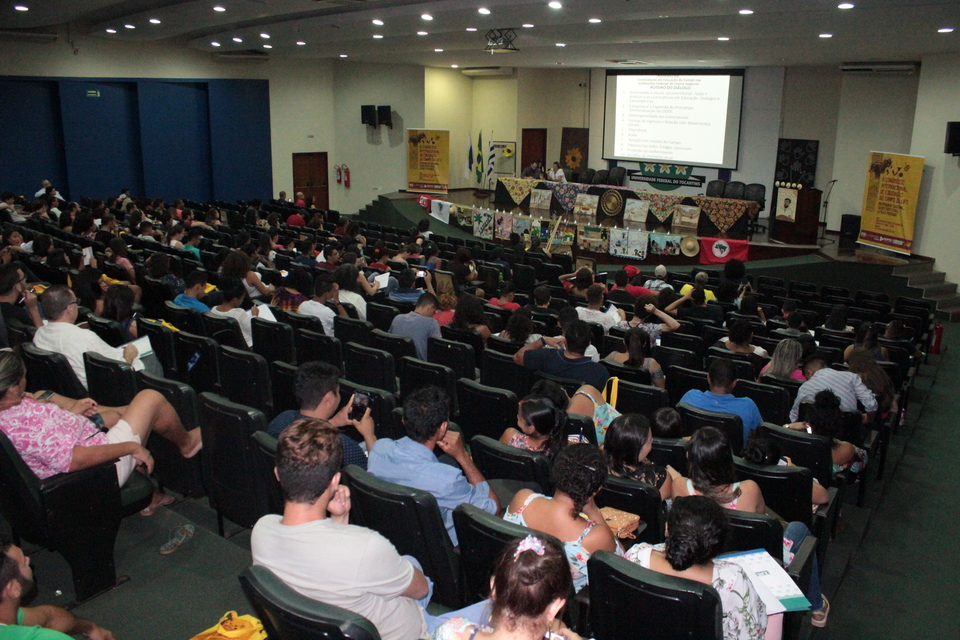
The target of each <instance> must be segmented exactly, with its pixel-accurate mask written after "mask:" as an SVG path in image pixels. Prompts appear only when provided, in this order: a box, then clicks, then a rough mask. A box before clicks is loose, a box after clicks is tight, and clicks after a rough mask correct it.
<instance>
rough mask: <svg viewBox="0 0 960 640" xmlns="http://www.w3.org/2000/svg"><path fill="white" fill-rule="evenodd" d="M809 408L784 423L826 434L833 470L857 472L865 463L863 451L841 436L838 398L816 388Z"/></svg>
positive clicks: (801, 429)
mask: <svg viewBox="0 0 960 640" xmlns="http://www.w3.org/2000/svg"><path fill="white" fill-rule="evenodd" d="M811 409H812V410H811V411H810V414H809V416H808V419H807V420H806V421H805V422H792V423H790V424H788V425H787V427H788V428H790V429H796V430H799V431H806V432H808V433H813V434H815V435H818V436H824V437H825V438H829V439H830V442H831V443H832V458H833V473H834V474H838V473H841V472H843V471H850V473H860V471H862V470H863V468H864V467H866V466H867V452H866V451H865V450H864V449H861V448H860V447H857V446H854V445H852V444H850V443H849V442H847V441H845V440H841V438H842V437H843V425H844V418H843V409H841V407H840V398H839V397H837V395H836V394H835V393H833V392H832V391H831V390H830V389H824V390H823V391H818V392H817V395H815V396H814V398H813V406H812V407H811Z"/></svg>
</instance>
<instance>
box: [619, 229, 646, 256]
mask: <svg viewBox="0 0 960 640" xmlns="http://www.w3.org/2000/svg"><path fill="white" fill-rule="evenodd" d="M648 242H649V234H648V233H647V232H646V231H641V230H639V229H619V228H614V229H610V255H612V256H617V257H620V258H635V259H637V260H646V259H647V244H648Z"/></svg>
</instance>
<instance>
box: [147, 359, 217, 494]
mask: <svg viewBox="0 0 960 640" xmlns="http://www.w3.org/2000/svg"><path fill="white" fill-rule="evenodd" d="M137 379H138V381H139V385H140V388H141V389H153V390H154V391H156V392H158V393H160V394H161V395H162V396H163V397H164V398H166V399H167V402H169V403H170V404H171V405H172V406H173V409H174V410H175V411H176V412H177V416H178V417H179V418H180V422H181V423H182V424H183V428H184V429H186V430H187V431H190V430H192V429H196V428H198V427H199V426H200V407H199V405H198V403H197V393H196V392H195V391H194V390H193V389H192V388H191V387H189V386H188V385H186V384H184V383H183V382H178V381H176V380H168V379H167V378H160V377H158V376H155V375H153V374H151V373H147V372H146V371H140V372H139V373H138V374H137ZM147 448H148V449H150V453H151V454H152V455H153V460H154V466H153V477H154V478H155V479H157V480H158V481H159V482H160V486H161V487H169V488H170V489H173V490H174V491H176V492H177V493H179V494H181V495H185V496H191V497H194V496H202V495H204V494H205V493H206V492H207V490H206V488H205V487H204V486H203V471H202V464H201V461H202V456H200V455H196V456H194V457H192V458H189V459H188V458H184V457H183V456H182V455H180V450H179V449H178V448H177V447H176V446H175V445H174V444H173V443H172V442H170V441H169V440H167V439H166V438H163V437H161V436H160V434H158V433H151V434H150V438H149V439H148V440H147Z"/></svg>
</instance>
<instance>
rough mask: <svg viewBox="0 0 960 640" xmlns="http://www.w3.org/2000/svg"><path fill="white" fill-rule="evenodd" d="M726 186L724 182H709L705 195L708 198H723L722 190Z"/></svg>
mask: <svg viewBox="0 0 960 640" xmlns="http://www.w3.org/2000/svg"><path fill="white" fill-rule="evenodd" d="M726 186H727V183H726V181H725V180H711V181H710V182H708V183H707V193H706V196H707V197H708V198H722V197H723V188H724V187H726Z"/></svg>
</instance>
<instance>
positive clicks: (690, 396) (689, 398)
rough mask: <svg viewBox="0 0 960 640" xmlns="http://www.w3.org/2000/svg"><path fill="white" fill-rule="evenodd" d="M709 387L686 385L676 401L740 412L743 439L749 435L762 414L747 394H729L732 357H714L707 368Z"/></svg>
mask: <svg viewBox="0 0 960 640" xmlns="http://www.w3.org/2000/svg"><path fill="white" fill-rule="evenodd" d="M707 383H708V384H709V385H710V390H709V391H700V390H699V389H690V390H689V391H687V392H686V393H685V394H683V397H682V398H680V402H682V403H684V404H688V405H690V406H691V407H695V408H697V409H703V410H705V411H713V412H715V413H732V414H734V415H738V416H740V419H741V420H742V421H743V441H744V442H746V441H747V439H749V438H750V434H751V433H753V430H754V429H756V428H757V427H759V426H760V423H761V422H763V418H761V417H760V410H759V409H757V405H756V403H754V401H753V400H751V399H750V398H738V397H736V396H734V395H733V388H734V387H735V386H737V371H736V369H735V368H734V366H733V361H731V360H730V359H729V358H714V360H713V362H711V363H710V370H709V371H707Z"/></svg>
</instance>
